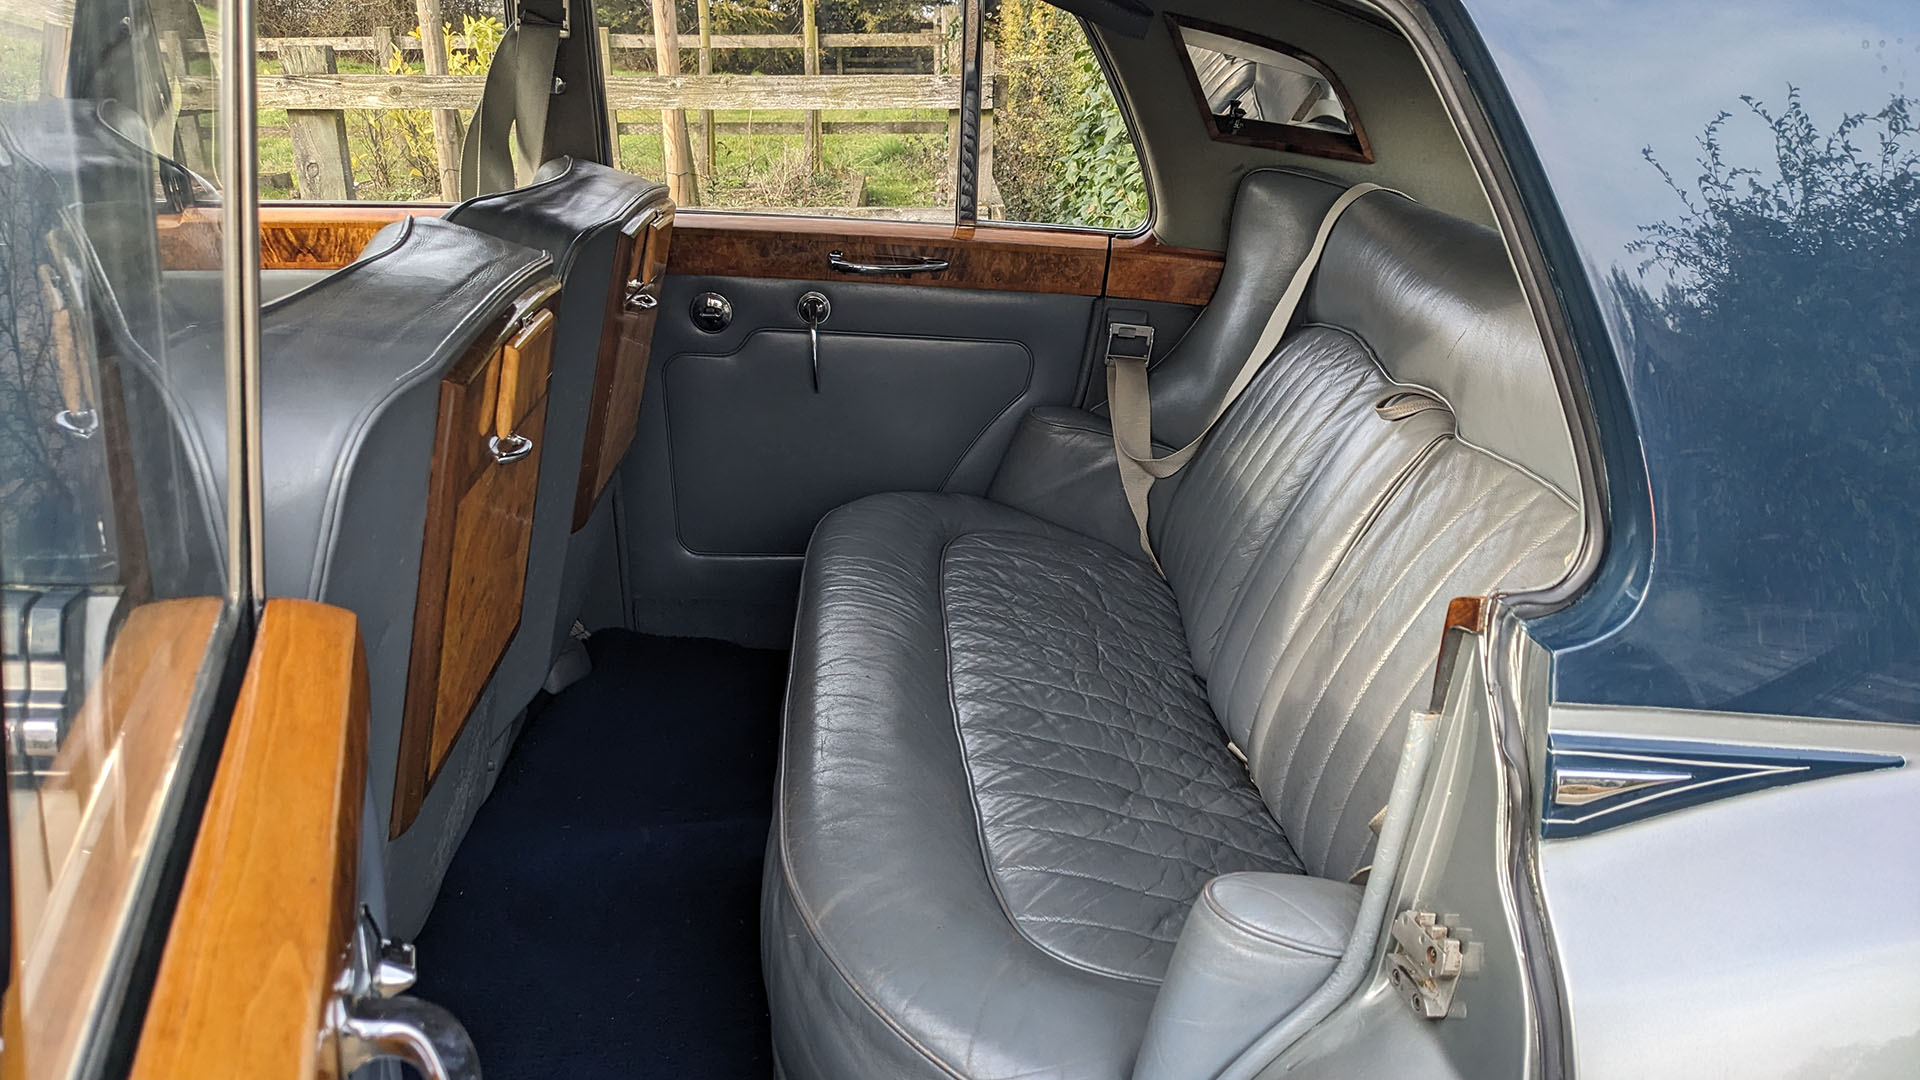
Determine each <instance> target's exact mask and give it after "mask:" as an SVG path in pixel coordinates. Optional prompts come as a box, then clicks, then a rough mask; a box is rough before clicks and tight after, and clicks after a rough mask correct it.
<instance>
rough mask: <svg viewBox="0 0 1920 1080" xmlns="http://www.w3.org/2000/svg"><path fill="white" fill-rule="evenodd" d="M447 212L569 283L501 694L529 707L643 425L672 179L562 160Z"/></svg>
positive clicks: (604, 533) (580, 595) (570, 615)
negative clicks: (524, 251) (600, 507)
mask: <svg viewBox="0 0 1920 1080" xmlns="http://www.w3.org/2000/svg"><path fill="white" fill-rule="evenodd" d="M446 220H448V221H452V222H456V223H458V224H461V225H464V226H467V227H468V228H472V229H478V230H480V231H481V232H485V233H490V234H492V235H494V236H498V237H502V238H504V239H507V240H511V241H513V242H515V243H518V244H524V245H526V246H527V247H531V248H538V249H540V250H542V251H545V252H547V254H548V255H550V256H551V257H552V258H553V264H554V272H555V274H556V275H558V277H559V278H560V280H561V282H562V284H563V285H564V289H563V291H562V295H561V300H560V312H559V315H560V321H559V329H558V336H557V338H556V341H555V346H554V361H553V381H552V388H551V390H550V391H549V394H548V402H549V405H548V409H549V415H550V416H551V417H552V421H551V422H550V423H549V424H548V427H547V446H546V452H545V456H544V458H543V459H542V461H541V464H540V495H539V499H538V502H537V506H536V509H535V512H534V523H533V545H532V557H531V559H530V560H529V563H528V567H527V592H526V604H525V608H524V615H523V617H522V620H521V628H520V632H519V633H518V634H517V635H516V636H515V638H514V641H513V644H512V646H511V647H510V648H509V649H508V651H507V655H506V658H505V659H504V660H502V661H501V665H500V672H499V675H498V677H497V678H498V686H499V692H500V695H501V698H502V700H503V701H505V702H508V703H514V702H519V703H524V702H526V701H527V700H529V699H531V698H532V697H533V695H534V693H535V692H536V691H538V690H539V689H540V686H541V684H542V680H544V679H545V678H546V676H547V672H548V669H549V667H550V666H551V665H552V663H553V661H554V658H555V656H556V655H557V653H558V651H559V649H560V648H561V647H562V646H563V645H564V644H565V642H566V638H567V632H568V629H569V627H571V626H572V624H573V621H574V620H575V619H576V618H578V617H579V614H580V610H581V607H582V604H583V603H584V599H585V596H584V594H585V588H586V585H587V582H588V569H589V567H590V566H591V565H592V563H593V561H594V559H595V557H596V555H597V554H598V551H597V548H598V547H599V546H600V545H604V544H605V543H606V542H607V541H608V539H609V533H610V530H609V529H607V528H605V527H601V526H600V525H599V524H598V523H597V524H596V527H594V528H591V529H589V528H587V527H586V526H587V525H588V522H589V519H590V518H591V517H592V513H593V509H594V507H595V505H596V504H597V503H598V501H599V498H600V495H601V492H602V491H603V490H604V488H605V487H606V484H607V480H608V479H609V478H610V477H611V476H612V473H613V470H614V467H615V466H616V465H617V464H619V461H620V458H621V456H622V455H624V454H625V452H626V448H627V444H628V443H629V442H631V441H632V439H633V433H634V428H635V425H636V424H637V422H638V420H639V416H640V390H641V386H642V385H643V384H644V382H645V381H646V372H647V356H648V349H649V346H650V343H651V342H652V339H653V324H654V319H655V315H656V307H657V305H658V303H659V295H660V277H661V275H662V274H663V273H664V271H665V267H666V252H667V244H668V242H669V239H670V237H671V235H672V229H673V204H672V203H671V202H670V201H669V200H668V198H667V189H666V188H665V187H664V186H663V185H660V184H657V183H654V182H652V181H650V180H644V179H641V178H640V177H637V176H634V175H632V174H630V173H624V172H621V171H619V170H618V169H611V168H608V167H607V166H605V165H597V164H594V163H593V162H590V161H576V160H574V159H573V158H566V157H563V158H556V159H554V160H553V161H550V162H548V163H547V164H546V165H544V166H542V167H541V169H540V171H539V172H538V173H536V174H535V176H534V180H533V183H531V184H529V185H528V186H526V187H523V188H515V189H513V190H511V191H502V192H497V193H494V194H490V195H482V196H479V197H478V198H473V199H469V200H467V201H466V202H464V203H461V204H460V205H459V206H456V207H454V208H453V209H452V210H449V211H448V212H447V215H446ZM512 719H513V718H512V717H511V716H506V717H503V718H502V723H503V724H511V722H512Z"/></svg>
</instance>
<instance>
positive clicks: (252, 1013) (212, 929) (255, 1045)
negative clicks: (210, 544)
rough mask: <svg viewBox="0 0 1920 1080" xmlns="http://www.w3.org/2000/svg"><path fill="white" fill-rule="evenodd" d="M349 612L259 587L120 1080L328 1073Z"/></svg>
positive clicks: (345, 857) (360, 783)
mask: <svg viewBox="0 0 1920 1080" xmlns="http://www.w3.org/2000/svg"><path fill="white" fill-rule="evenodd" d="M366 731H367V665H366V654H365V652H364V650H363V649H362V647H361V642H360V628H359V623H358V621H357V620H356V619H355V618H354V616H353V613H351V612H349V611H346V610H344V609H342V608H336V607H331V606H328V605H325V604H316V603H313V602H311V601H306V600H285V599H282V600H269V601H268V602H267V606H266V611H265V614H263V615H262V617H261V620H260V631H259V634H258V636H257V637H256V638H255V640H254V647H253V656H252V659H251V660H250V661H249V663H248V665H247V674H246V679H245V681H244V682H242V683H241V686H240V696H239V699H238V700H237V701H236V702H235V703H234V710H233V722H232V724H231V725H230V727H229V728H228V731H227V741H226V744H225V746H224V747H223V748H222V750H221V753H220V765H219V769H218V771H216V772H215V774H214V778H213V789H212V791H211V792H210V793H209V794H208V797H207V808H206V813H205V815H204V816H203V817H202V818H201V822H200V832H199V835H198V837H197V839H196V841H195V844H194V848H193V855H192V857H191V859H190V860H189V862H188V864H187V875H186V880H185V882H184V884H183V885H182V887H181V893H180V903H179V906H178V908H177V914H176V915H175V916H174V921H173V927H172V930H171V932H170V933H169V934H168V937H167V943H166V947H165V949H164V951H163V952H162V953H161V958H160V970H159V973H158V975H157V978H156V982H155V984H154V988H153V997H152V999H151V1002H150V1003H149V1005H148V1006H147V1018H146V1022H145V1026H144V1027H143V1029H142V1031H141V1037H140V1045H139V1048H138V1050H137V1051H136V1054H135V1057H134V1063H133V1070H132V1077H133V1080H172V1078H174V1077H183V1076H244V1077H250V1078H253V1080H271V1078H274V1077H280V1078H284V1080H311V1078H313V1077H316V1076H332V1075H334V1073H335V1071H336V1066H337V1059H336V1058H333V1057H332V1056H331V1055H332V1045H331V1043H330V1042H329V1040H328V1039H327V1038H326V1037H325V1032H326V1030H327V1022H326V1010H327V1007H328V1004H329V1002H330V1000H331V997H332V995H333V993H334V991H335V986H336V983H337V981H338V980H339V979H340V976H341V973H342V972H344V971H345V970H346V965H347V960H348V948H349V943H350V940H351V936H352V933H353V929H354V925H355V919H354V900H355V896H356V894H357V871H358V867H359V857H358V852H359V844H360V811H361V805H362V792H363V790H364V786H365V784H366V768H367V744H366Z"/></svg>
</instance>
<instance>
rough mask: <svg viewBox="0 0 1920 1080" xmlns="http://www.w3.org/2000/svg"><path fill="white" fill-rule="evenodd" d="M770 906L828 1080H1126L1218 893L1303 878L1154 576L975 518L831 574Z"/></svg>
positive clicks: (817, 607) (1035, 532)
mask: <svg viewBox="0 0 1920 1080" xmlns="http://www.w3.org/2000/svg"><path fill="white" fill-rule="evenodd" d="M798 626H799V630H798V633H797V635H796V638H795V642H794V654H793V675H792V682H791V685H790V687H789V698H788V705H787V721H786V722H787V728H786V732H785V735H784V745H783V749H782V776H781V781H780V788H779V801H778V804H777V812H776V818H775V822H774V829H773V833H772V836H771V838H770V841H769V853H768V854H769V859H768V864H769V873H768V875H767V879H766V896H765V898H764V902H763V904H762V920H763V926H762V945H761V947H762V950H763V970H764V971H765V972H766V976H767V982H768V992H769V995H770V997H771V999H772V1000H771V1005H772V1014H773V1020H774V1025H775V1029H776V1030H775V1039H774V1041H775V1045H776V1046H777V1047H779V1049H780V1052H781V1054H782V1055H783V1060H782V1065H783V1067H784V1068H785V1069H786V1070H787V1071H788V1072H789V1073H790V1074H794V1075H805V1076H880V1075H886V1076H956V1075H957V1076H966V1077H969V1078H979V1080H985V1078H991V1077H1012V1076H1027V1075H1032V1072H1033V1070H1034V1069H1035V1068H1037V1067H1040V1066H1042V1065H1043V1064H1044V1066H1045V1068H1046V1070H1047V1073H1048V1075H1050V1076H1060V1077H1103V1078H1113V1077H1121V1076H1125V1075H1127V1073H1128V1071H1129V1070H1130V1069H1131V1067H1132V1062H1133V1059H1134V1057H1135V1055H1136V1053H1137V1051H1138V1049H1139V1043H1140V1038H1141V1035H1142V1032H1143V1030H1144V1027H1145V1023H1146V1019H1147V1015H1148V1012H1149V1010H1150V1008H1151V1005H1152V1001H1153V996H1154V993H1155V990H1156V984H1157V982H1158V979H1159V977H1160V975H1161V974H1162V973H1163V972H1164V970H1165V966H1166V962H1167V959H1168V957H1169V955H1170V953H1171V947H1172V943H1173V941H1174V939H1175V938H1176V937H1177V936H1178V933H1179V930H1180V926H1181V924H1182V922H1183V920H1184V918H1185V914H1186V911H1187V909H1188V907H1189V906H1190V904H1191V902H1192V900H1193V898H1194V896H1196V895H1198V893H1199V891H1200V889H1201V888H1202V887H1203V886H1204V884H1205V882H1206V881H1207V880H1208V879H1209V878H1211V877H1213V876H1215V875H1217V874H1221V873H1226V872H1229V871H1232V870H1236V869H1264V870H1295V869H1297V867H1298V860H1297V859H1296V858H1295V856H1294V854H1293V851H1292V849H1291V847H1289V846H1288V844H1287V842H1286V839H1285V838H1284V836H1282V834H1281V832H1280V829H1279V827H1278V826H1277V825H1276V824H1274V821H1273V818H1272V817H1271V816H1270V815H1269V814H1268V813H1267V811H1266V809H1265V807H1264V805H1263V804H1262V803H1261V801H1260V798H1259V796H1258V794H1257V793H1256V792H1255V791H1254V789H1253V787H1252V784H1251V782H1250V781H1249V780H1248V779H1247V777H1246V773H1245V771H1244V769H1243V767H1242V766H1241V765H1240V764H1239V762H1238V761H1237V760H1236V759H1234V758H1233V756H1232V755H1231V754H1230V753H1229V751H1228V750H1227V749H1226V747H1225V745H1224V741H1223V740H1224V736H1223V735H1221V734H1220V731H1219V728H1218V726H1217V725H1216V724H1215V723H1214V721H1213V719H1212V717H1211V714H1210V713H1209V712H1208V710H1207V706H1206V702H1205V692H1204V688H1203V687H1202V686H1201V685H1200V681H1199V679H1198V678H1197V676H1195V675H1194V673H1193V670H1192V668H1191V666H1190V664H1189V662H1188V660H1187V652H1186V647H1185V634H1184V631H1183V630H1182V628H1181V624H1180V621H1179V615H1178V611H1177V609H1176V606H1175V604H1174V601H1173V597H1172V595H1171V593H1170V592H1169V590H1168V589H1167V586H1166V585H1165V583H1163V582H1162V581H1160V579H1159V578H1158V577H1157V576H1155V575H1154V573H1153V571H1152V569H1151V568H1150V567H1148V566H1147V565H1146V564H1145V563H1143V562H1141V561H1140V560H1137V559H1134V558H1131V557H1130V556H1127V555H1125V554H1123V553H1121V552H1120V551H1118V550H1117V549H1113V548H1110V547H1108V546H1106V545H1104V544H1100V543H1098V542H1097V541H1091V540H1088V539H1087V538H1084V537H1081V536H1079V535H1077V534H1074V533H1071V532H1068V531H1066V530H1064V529H1060V528H1058V527H1056V526H1052V525H1049V524H1047V523H1045V522H1043V521H1041V520H1039V519H1038V518H1034V517H1031V516H1029V515H1027V514H1024V513H1022V512H1020V511H1017V510H1013V509H1011V508H1008V507H1005V506H1001V505H998V504H995V503H991V502H987V501H986V500H983V499H976V498H972V497H968V496H959V495H915V494H900V495H882V496H875V497H872V498H868V499H863V500H861V501H859V502H856V503H853V504H851V505H849V506H846V507H843V508H841V509H840V510H838V511H835V512H834V513H833V514H831V515H829V516H828V517H827V519H826V520H825V521H823V522H822V523H821V525H820V527H819V529H818V530H817V531H816V533H815V535H814V539H813V543H812V545H811V547H810V549H809V553H808V559H807V570H806V577H805V581H804V583H803V586H802V594H801V610H800V617H799V622H798Z"/></svg>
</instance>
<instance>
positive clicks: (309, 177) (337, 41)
mask: <svg viewBox="0 0 1920 1080" xmlns="http://www.w3.org/2000/svg"><path fill="white" fill-rule="evenodd" d="M818 37H819V41H820V46H819V47H820V48H823V49H824V48H833V49H840V50H846V49H931V50H933V53H934V62H933V64H932V67H933V70H934V72H935V73H934V74H917V75H870V74H831V75H829V74H805V75H713V74H700V75H679V74H654V75H611V76H608V77H607V80H606V88H607V105H608V111H609V117H608V120H609V124H610V125H611V127H612V130H613V132H614V136H615V139H616V145H617V140H618V136H619V135H621V134H640V133H651V132H654V131H659V132H660V133H661V134H662V136H663V156H664V158H665V162H664V163H665V167H666V171H667V174H668V175H667V180H668V183H669V187H670V188H671V189H672V192H673V197H674V199H675V201H676V202H678V203H679V204H680V205H683V206H696V205H699V203H700V197H699V195H700V187H701V184H702V182H703V181H705V180H706V178H708V177H711V176H712V175H713V170H714V152H713V148H714V145H715V143H716V140H717V139H718V138H719V137H720V136H723V135H739V134H747V133H754V134H770V135H791V134H800V135H803V136H805V147H806V153H807V158H808V162H809V164H810V166H811V168H812V169H813V171H816V172H817V171H818V170H819V168H820V166H821V141H820V140H821V139H822V138H824V137H825V136H831V135H852V134H879V133H892V134H936V133H940V132H947V133H948V134H949V142H950V154H951V147H952V146H953V145H957V143H956V141H955V140H953V139H952V134H953V133H954V131H955V129H957V127H958V123H959V112H958V106H959V102H960V76H959V75H957V74H948V73H946V72H948V71H950V70H951V68H952V65H951V64H950V63H949V61H948V59H947V50H948V46H949V44H950V40H949V38H948V36H947V35H946V34H945V33H944V32H934V31H928V32H920V33H896V34H821V35H818ZM802 41H803V38H802V35H797V34H762V35H710V36H709V44H707V45H706V46H705V47H704V48H698V47H694V46H685V47H683V49H682V50H680V51H695V49H696V48H697V51H698V52H699V53H701V54H702V56H701V63H700V65H699V66H700V69H701V70H705V71H711V70H712V67H711V59H710V55H711V53H712V52H713V51H718V50H722V49H775V48H782V49H790V48H794V47H796V45H800V44H801V43H802ZM654 42H655V38H654V36H653V35H642V34H609V33H608V32H606V31H605V30H602V31H601V41H600V48H601V55H602V61H603V68H605V69H606V70H609V71H610V70H612V50H613V49H614V48H623V49H639V48H643V47H645V46H647V45H652V44H654ZM450 44H451V45H452V46H453V47H455V48H461V47H464V46H465V44H466V43H465V42H464V41H463V40H462V39H461V38H459V37H457V36H456V37H454V38H453V39H452V40H451V41H450ZM387 49H399V50H401V51H402V52H403V53H405V52H416V53H417V52H418V51H419V50H420V43H419V39H418V38H415V37H412V36H411V35H409V36H405V37H402V36H398V35H395V34H393V33H392V32H391V31H390V30H386V29H380V30H377V31H376V33H374V34H371V35H366V36H363V37H360V36H356V37H332V38H266V39H262V40H261V41H260V42H259V51H260V52H261V53H262V54H264V55H271V56H275V57H277V58H278V59H279V60H280V64H281V68H282V71H281V73H279V74H270V75H260V76H258V81H257V87H258V96H259V103H260V106H261V107H262V108H267V109H285V110H287V112H288V128H289V134H290V136H291V139H292V142H293V150H294V159H295V161H294V166H295V173H294V179H295V181H296V187H297V190H298V193H299V195H300V197H302V198H312V199H350V198H352V197H353V187H354V181H353V165H352V160H351V156H350V154H349V152H348V149H347V139H346V122H345V119H346V118H345V112H344V110H347V109H374V110H383V109H417V110H432V111H433V112H434V117H435V121H436V124H435V127H436V134H439V133H440V132H439V129H441V128H443V127H445V128H447V129H449V130H448V132H447V133H446V135H445V136H444V137H441V138H438V139H436V148H435V149H436V158H437V159H438V166H439V168H440V172H441V188H442V195H443V197H446V198H449V199H451V198H454V197H456V194H457V187H456V185H457V179H458V169H459V160H458V146H459V139H460V134H459V125H460V120H459V112H460V111H463V110H471V109H473V107H474V106H475V104H476V103H478V101H479V99H480V93H481V89H482V87H483V86H484V84H485V76H481V75H445V74H407V75H387V74H351V73H341V72H339V71H338V70H337V66H338V57H339V55H340V54H341V53H363V54H366V55H368V56H379V55H383V54H385V50H387ZM672 66H675V65H669V64H662V65H661V67H662V68H663V69H665V68H670V67H672ZM813 66H814V70H815V71H818V65H817V64H815V65H813ZM994 89H995V87H994V80H992V79H991V78H989V79H987V80H984V81H983V92H982V100H981V109H982V118H983V119H982V127H983V131H982V140H981V142H982V154H983V159H984V161H983V164H984V165H985V167H983V169H982V170H981V176H982V177H983V178H984V179H985V183H986V186H987V188H988V190H985V191H983V192H981V199H980V201H981V203H982V205H986V206H991V205H995V204H997V203H998V202H999V197H998V195H997V193H996V192H994V191H993V190H991V177H992V171H991V164H990V160H991V159H990V154H991V124H992V110H993V107H994ZM175 95H176V102H177V105H178V108H179V109H180V110H181V111H182V113H183V115H188V116H191V115H192V114H194V113H199V112H203V111H205V110H210V109H212V108H213V107H214V85H213V80H212V79H211V78H208V77H206V76H189V77H185V78H181V79H178V80H176V84H175ZM861 109H924V110H938V111H943V112H945V113H947V114H948V116H947V119H945V120H944V121H943V120H902V121H838V122H822V120H821V117H820V114H821V113H823V112H836V111H851V110H861ZM642 110H645V111H649V112H651V111H656V110H657V111H658V113H659V116H660V120H659V126H657V127H656V126H655V124H654V123H651V122H649V123H639V122H631V121H623V120H622V119H621V117H620V114H621V113H623V112H629V113H630V112H637V111H642ZM721 110H785V111H799V112H802V113H803V114H804V119H803V120H801V121H798V122H794V121H786V122H778V121H776V122H754V123H740V122H716V121H715V119H714V116H713V114H714V112H716V111H721ZM689 111H693V112H697V113H698V114H699V118H698V124H697V126H695V127H693V128H692V130H697V131H699V132H700V133H701V138H700V143H699V145H700V153H698V154H693V153H692V141H691V139H690V136H689V125H688V122H687V113H688V112H689ZM189 164H193V163H191V162H190V163H189ZM919 209H921V210H924V211H929V212H931V211H934V210H937V209H939V208H934V207H924V208H919ZM922 216H926V215H924V214H923V215H922Z"/></svg>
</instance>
